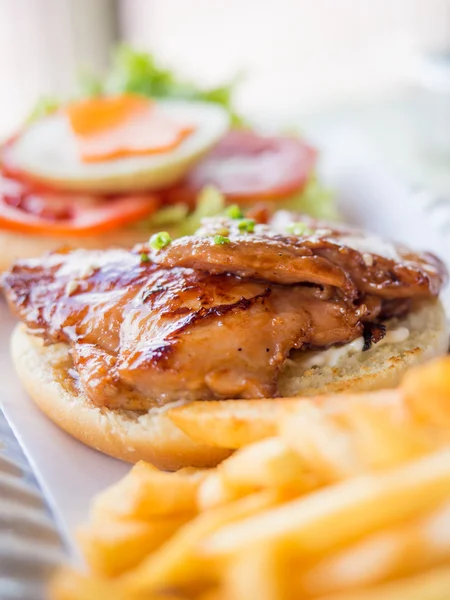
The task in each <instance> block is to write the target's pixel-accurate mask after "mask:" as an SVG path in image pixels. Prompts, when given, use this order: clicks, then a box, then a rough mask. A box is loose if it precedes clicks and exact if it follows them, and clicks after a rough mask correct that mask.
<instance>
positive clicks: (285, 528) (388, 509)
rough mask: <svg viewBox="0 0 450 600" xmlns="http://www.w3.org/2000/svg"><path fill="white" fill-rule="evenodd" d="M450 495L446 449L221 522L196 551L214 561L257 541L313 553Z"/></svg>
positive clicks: (302, 553)
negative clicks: (394, 467) (259, 512)
mask: <svg viewBox="0 0 450 600" xmlns="http://www.w3.org/2000/svg"><path fill="white" fill-rule="evenodd" d="M449 496H450V449H444V450H441V451H439V452H436V453H434V454H432V455H430V456H427V457H425V458H421V459H420V460H417V461H415V462H413V463H410V464H407V465H402V466H400V467H398V468H396V469H392V470H389V471H386V472H381V473H376V474H373V475H363V476H359V477H355V478H353V479H349V480H346V481H343V482H340V483H338V484H335V485H333V486H330V487H327V488H325V489H321V490H319V491H316V492H313V493H311V494H308V495H307V496H306V497H300V498H298V499H295V500H291V501H290V502H287V503H286V504H283V505H281V506H276V507H274V508H271V509H269V510H266V511H264V512H263V513H261V514H259V515H254V516H251V517H248V518H247V519H243V520H242V521H240V522H238V523H231V524H229V525H226V526H223V527H221V528H220V529H219V530H218V531H216V532H215V533H213V534H212V535H210V536H208V537H207V538H206V539H205V540H203V542H202V544H201V547H200V553H201V555H203V556H204V557H205V558H210V559H214V560H216V561H218V562H220V561H221V560H223V559H224V558H229V557H231V556H233V555H234V554H235V553H236V552H240V551H241V550H242V551H243V550H245V549H247V550H248V551H251V550H252V549H253V548H256V547H257V546H258V545H261V544H269V545H270V544H272V543H283V544H284V545H286V547H288V548H290V549H291V550H292V551H293V552H294V551H295V552H296V553H297V555H298V557H299V558H302V557H311V558H312V557H317V558H319V557H320V556H321V555H324V554H326V553H328V552H331V551H337V550H339V548H341V547H342V546H344V545H345V544H348V543H350V542H352V541H356V540H358V539H361V538H363V537H364V536H366V535H369V534H372V533H375V532H376V531H379V530H382V529H384V528H388V527H391V526H394V525H395V524H397V523H398V522H399V521H401V520H406V519H408V518H413V517H415V516H419V515H421V514H423V513H425V512H426V511H427V510H431V509H434V508H435V507H437V506H438V505H439V504H440V503H442V502H444V501H445V500H446V499H447V498H448V497H449Z"/></svg>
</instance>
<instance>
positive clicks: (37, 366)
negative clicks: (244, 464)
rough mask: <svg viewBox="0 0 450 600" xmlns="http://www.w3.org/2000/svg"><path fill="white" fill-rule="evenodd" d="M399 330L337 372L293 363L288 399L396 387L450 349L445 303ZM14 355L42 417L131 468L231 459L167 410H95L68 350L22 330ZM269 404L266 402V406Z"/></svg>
mask: <svg viewBox="0 0 450 600" xmlns="http://www.w3.org/2000/svg"><path fill="white" fill-rule="evenodd" d="M394 325H395V326H397V327H400V326H403V327H408V328H409V337H408V339H407V340H405V341H403V342H401V343H396V344H384V345H382V346H379V347H377V346H376V345H375V346H374V347H373V348H372V349H371V350H369V351H367V352H363V353H362V352H358V353H354V354H353V355H350V353H349V354H348V355H347V356H342V357H341V360H340V362H339V363H338V364H337V365H336V366H334V367H330V366H324V367H314V368H308V369H306V370H305V368H304V366H302V365H304V359H305V353H303V355H302V360H300V357H299V356H296V357H294V359H293V360H289V362H288V364H287V367H286V368H285V370H284V371H283V373H282V375H281V377H280V389H281V390H282V392H283V395H291V396H295V395H308V396H311V395H315V394H323V393H326V392H350V391H358V390H374V389H381V388H385V387H390V386H393V385H395V384H397V383H398V381H399V380H400V378H401V377H402V375H403V374H404V372H405V370H406V369H408V368H410V367H411V366H413V365H415V364H418V363H421V362H423V361H425V360H427V359H429V358H431V357H433V356H436V355H439V354H443V353H445V352H446V350H447V346H448V332H447V324H446V317H445V312H444V309H443V307H442V304H441V303H440V302H439V301H427V302H423V303H421V304H419V305H418V306H417V307H416V308H415V310H414V311H413V312H412V313H410V314H409V315H408V316H407V317H406V318H405V319H401V320H395V321H392V322H391V323H389V326H394ZM12 354H13V360H14V363H15V366H16V369H17V372H18V374H19V377H20V379H21V380H22V382H23V384H24V386H25V389H26V390H27V392H28V393H29V395H30V396H31V397H32V398H33V400H34V401H35V402H36V403H37V404H38V405H39V407H40V408H41V409H42V410H43V412H44V413H46V414H47V416H48V417H50V418H51V419H52V420H53V421H54V422H55V423H56V424H57V425H59V426H60V427H61V428H62V429H64V430H65V431H67V432H68V433H69V434H71V435H72V436H74V437H75V438H77V439H79V440H80V441H82V442H84V443H85V444H87V445H89V446H92V447H93V448H96V449H97V450H100V451H101V452H105V453H106V454H110V455H111V456H114V457H116V458H119V459H122V460H126V461H129V462H136V461H138V460H141V459H142V460H146V461H148V462H151V463H152V464H154V465H156V466H158V467H160V468H162V469H169V470H172V469H179V468H181V467H185V466H195V467H210V466H213V465H215V464H217V463H218V462H220V461H221V460H222V459H224V458H225V457H226V456H227V455H228V454H229V451H228V450H223V449H220V448H213V447H210V446H205V445H202V444H198V443H196V442H194V441H192V440H191V439H190V438H189V437H188V436H187V435H185V434H184V433H183V432H182V431H181V430H180V429H178V428H177V427H176V425H175V424H174V423H173V422H172V421H171V420H170V419H169V418H168V417H167V416H166V414H165V409H164V408H157V409H152V410H150V411H149V412H148V413H146V414H142V413H138V412H134V411H125V410H111V409H108V408H99V407H96V406H94V405H92V403H91V402H90V401H89V400H88V399H87V397H86V396H85V395H84V394H83V393H82V392H81V391H80V390H79V389H78V387H77V385H76V383H75V382H74V380H73V379H72V378H71V377H70V376H69V375H68V369H69V368H70V367H71V365H72V361H71V358H70V354H69V347H68V346H67V345H66V344H55V345H53V346H44V345H43V344H42V342H41V341H40V340H39V339H38V338H35V337H34V336H31V335H28V334H27V333H26V330H25V328H24V327H23V326H18V327H17V328H16V330H15V332H14V334H13V338H12ZM225 402H226V401H225ZM267 402H268V401H267V400H262V401H261V405H262V408H263V407H264V406H265V405H267ZM233 405H236V407H237V409H238V410H237V412H239V411H240V410H242V409H244V410H245V409H246V410H257V407H258V401H251V402H248V401H245V400H238V401H234V402H233ZM169 406H170V407H171V408H172V407H173V406H174V405H173V404H171V405H169Z"/></svg>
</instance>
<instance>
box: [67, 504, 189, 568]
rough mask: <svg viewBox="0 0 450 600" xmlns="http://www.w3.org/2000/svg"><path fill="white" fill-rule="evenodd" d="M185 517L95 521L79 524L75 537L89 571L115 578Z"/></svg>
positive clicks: (164, 539) (156, 544) (131, 565)
mask: <svg viewBox="0 0 450 600" xmlns="http://www.w3.org/2000/svg"><path fill="white" fill-rule="evenodd" d="M187 519H188V516H186V515H182V516H177V517H159V518H158V519H157V520H155V521H131V520H125V521H112V522H106V521H105V522H97V523H94V524H92V525H86V526H84V527H81V528H80V529H79V531H78V535H77V539H78V542H79V544H80V546H81V549H82V551H83V555H84V557H85V559H86V562H87V564H88V565H89V567H90V569H91V570H92V572H93V573H94V574H97V575H103V576H106V577H115V576H117V575H120V574H121V573H123V572H124V571H127V570H128V569H131V568H133V567H135V566H136V565H138V564H139V563H140V562H141V561H142V560H143V559H144V558H145V557H146V556H148V555H149V554H151V553H152V552H154V551H155V550H156V549H157V548H159V546H161V544H163V543H164V542H165V541H166V540H167V539H168V538H170V537H171V536H172V535H173V534H174V533H175V531H177V530H178V529H179V528H180V527H181V526H182V525H183V524H184V523H185V522H186V520H187Z"/></svg>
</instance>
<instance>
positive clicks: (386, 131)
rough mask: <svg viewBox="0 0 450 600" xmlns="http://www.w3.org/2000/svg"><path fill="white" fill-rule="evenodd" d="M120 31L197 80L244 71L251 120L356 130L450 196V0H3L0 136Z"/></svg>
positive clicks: (62, 91)
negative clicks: (40, 97) (38, 99)
mask: <svg viewBox="0 0 450 600" xmlns="http://www.w3.org/2000/svg"><path fill="white" fill-rule="evenodd" d="M119 41H126V42H127V43H130V44H132V45H135V46H137V47H138V48H141V49H145V50H149V51H151V52H153V53H154V54H155V55H156V56H157V57H158V58H160V59H161V60H162V61H163V63H164V64H166V65H168V66H169V67H175V68H177V69H178V70H180V71H182V72H183V73H185V74H186V75H187V76H189V77H192V78H193V79H195V80H196V81H198V82H199V83H204V84H216V83H220V82H221V81H224V80H229V79H230V78H231V77H234V76H235V75H236V74H239V75H240V76H241V77H242V81H241V83H240V85H239V86H238V89H237V95H236V101H237V107H238V109H239V110H241V111H243V113H244V114H247V115H249V116H250V117H251V118H252V119H254V120H256V121H261V122H262V121H264V122H266V123H267V122H270V123H273V124H276V125H277V126H281V127H287V126H291V125H296V126H298V127H300V128H306V129H309V128H313V129H316V130H320V129H321V130H326V131H329V132H332V131H336V130H342V129H343V128H344V129H346V130H348V131H350V130H351V131H352V132H353V133H352V135H355V136H358V135H359V136H362V137H364V139H366V140H368V143H370V144H371V146H372V148H373V152H374V155H376V156H377V158H378V159H380V160H382V161H383V162H384V163H385V164H386V165H387V166H389V168H391V169H392V170H393V171H395V172H397V173H399V174H401V175H402V176H403V177H405V178H407V179H408V181H410V182H411V183H417V184H421V185H426V186H427V187H429V188H431V189H432V190H433V191H435V192H436V193H438V194H441V195H448V196H449V197H450V0H377V1H376V2H375V1H374V0H315V1H314V2H311V1H310V0H227V1H226V2H225V1H224V0H14V1H12V0H0V81H1V83H2V85H1V94H0V137H5V136H7V135H8V134H10V133H11V132H12V131H14V129H15V128H17V126H18V125H19V124H20V123H21V122H22V121H23V119H24V118H25V117H26V116H27V114H28V113H29V111H30V108H31V107H32V106H33V104H34V103H35V101H36V99H37V98H38V97H39V96H41V95H42V94H46V95H53V94H55V95H58V96H61V95H62V96H64V95H70V94H71V93H73V89H74V85H75V83H74V82H75V78H76V74H77V72H78V71H79V70H80V69H82V68H86V67H88V68H90V69H93V70H97V71H101V70H102V69H104V68H105V67H106V65H107V63H108V60H109V57H110V54H111V49H112V48H113V47H114V45H115V44H117V43H118V42H119Z"/></svg>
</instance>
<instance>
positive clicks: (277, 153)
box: [165, 130, 317, 202]
mask: <svg viewBox="0 0 450 600" xmlns="http://www.w3.org/2000/svg"><path fill="white" fill-rule="evenodd" d="M316 157H317V154H316V151H315V150H314V149H313V148H312V147H311V146H308V145H307V144H305V143H304V142H302V141H301V140H299V139H297V138H291V137H264V136H261V135H259V134H257V133H254V132H252V131H245V130H242V131H239V130H236V131H230V132H229V133H228V134H227V135H226V136H225V137H224V138H223V139H222V140H221V141H220V142H219V143H218V144H217V146H216V147H215V148H214V149H213V150H212V151H211V152H210V153H209V154H208V155H207V156H206V158H204V159H203V160H202V161H201V162H200V163H199V164H198V165H197V166H195V167H194V168H193V170H192V171H191V172H190V173H189V175H188V176H187V178H186V179H185V181H184V182H183V183H181V184H179V185H177V186H175V187H174V188H171V189H170V190H167V191H166V192H165V195H167V199H168V201H170V202H177V201H178V202H180V201H184V202H191V201H192V200H193V199H195V196H196V194H197V193H198V191H199V190H200V189H201V188H202V187H204V186H205V185H214V186H216V187H217V188H218V189H219V190H220V191H221V192H222V193H223V194H224V195H225V196H226V197H227V198H228V199H229V200H232V201H237V202H239V201H240V202H248V201H253V200H267V199H277V198H284V197H286V196H288V195H290V194H292V193H294V192H296V191H298V190H299V189H301V188H302V187H303V186H304V185H305V184H306V182H307V180H308V178H309V176H310V174H311V172H312V170H313V168H314V166H315V163H316Z"/></svg>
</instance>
